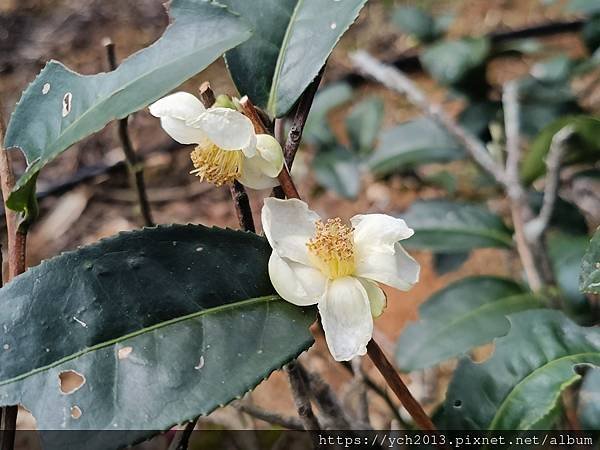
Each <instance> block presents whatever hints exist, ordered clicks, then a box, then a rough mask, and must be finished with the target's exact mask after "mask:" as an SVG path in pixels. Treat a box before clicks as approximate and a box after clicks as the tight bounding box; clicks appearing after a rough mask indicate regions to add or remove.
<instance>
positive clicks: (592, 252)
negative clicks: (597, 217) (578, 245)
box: [579, 228, 600, 294]
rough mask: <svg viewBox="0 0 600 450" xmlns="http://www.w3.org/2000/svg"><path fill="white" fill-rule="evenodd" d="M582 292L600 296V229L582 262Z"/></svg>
mask: <svg viewBox="0 0 600 450" xmlns="http://www.w3.org/2000/svg"><path fill="white" fill-rule="evenodd" d="M579 289H580V290H581V292H588V293H590V294H600V228H599V229H597V230H596V232H595V233H594V236H593V237H592V240H591V242H590V244H589V246H588V248H587V250H586V252H585V255H584V256H583V259H582V261H581V276H580V278H579Z"/></svg>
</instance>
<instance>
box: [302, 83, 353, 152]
mask: <svg viewBox="0 0 600 450" xmlns="http://www.w3.org/2000/svg"><path fill="white" fill-rule="evenodd" d="M352 96H353V93H352V88H351V87H350V85H349V84H348V83H344V82H338V83H332V84H329V85H327V86H326V87H324V88H323V89H320V90H319V91H318V92H317V95H316V96H315V99H314V101H313V104H312V107H311V108H310V113H309V114H308V119H307V120H306V124H305V126H304V133H302V140H303V141H304V142H308V143H310V144H313V145H314V144H331V143H333V142H335V136H334V135H333V133H332V131H331V129H330V128H329V125H328V123H327V114H328V113H329V112H330V111H331V110H332V109H334V108H337V107H339V106H342V105H343V104H345V103H347V102H349V101H350V100H352Z"/></svg>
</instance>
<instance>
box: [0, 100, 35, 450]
mask: <svg viewBox="0 0 600 450" xmlns="http://www.w3.org/2000/svg"><path fill="white" fill-rule="evenodd" d="M2 108H3V107H2V104H1V103H0V184H1V186H2V196H3V199H4V211H5V218H6V227H7V232H8V269H9V270H8V273H9V275H8V280H9V281H10V280H11V279H12V278H14V277H16V276H17V275H20V274H22V273H23V272H25V268H26V255H27V231H28V228H29V222H27V223H22V224H21V226H18V224H17V214H16V212H15V211H12V210H10V209H8V208H7V207H6V200H7V199H8V197H9V195H10V193H11V191H12V189H13V188H14V186H15V177H14V175H13V170H12V165H11V163H10V160H9V158H8V152H7V150H6V149H5V148H4V147H3V142H4V136H5V133H6V126H5V122H4V117H3V114H2ZM0 278H1V276H0ZM18 413H19V407H18V406H17V405H13V406H6V407H4V408H2V413H1V414H0V416H1V424H0V425H1V429H2V438H1V439H2V442H1V445H0V448H1V450H13V449H14V447H15V434H16V429H17V415H18Z"/></svg>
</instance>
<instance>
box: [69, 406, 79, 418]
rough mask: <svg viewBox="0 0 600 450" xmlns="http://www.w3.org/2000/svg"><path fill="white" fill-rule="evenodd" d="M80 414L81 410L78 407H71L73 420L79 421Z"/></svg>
mask: <svg viewBox="0 0 600 450" xmlns="http://www.w3.org/2000/svg"><path fill="white" fill-rule="evenodd" d="M81 414H82V413H81V408H80V407H79V406H77V405H75V406H71V417H72V418H73V419H79V418H80V417H81Z"/></svg>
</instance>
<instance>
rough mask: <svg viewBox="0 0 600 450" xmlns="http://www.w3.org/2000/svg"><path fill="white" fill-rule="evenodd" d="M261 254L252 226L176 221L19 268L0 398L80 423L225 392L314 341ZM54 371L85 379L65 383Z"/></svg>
mask: <svg viewBox="0 0 600 450" xmlns="http://www.w3.org/2000/svg"><path fill="white" fill-rule="evenodd" d="M270 253H271V249H270V248H269V245H268V243H267V242H266V240H265V239H264V238H261V237H258V236H256V235H254V234H251V233H245V232H240V231H232V230H222V229H218V228H212V229H209V228H205V227H203V226H196V225H187V226H185V225H172V226H160V227H156V228H146V229H144V230H140V231H133V232H127V233H121V234H119V235H117V236H114V237H111V238H108V239H105V240H102V241H100V242H99V243H97V244H94V245H91V246H88V247H83V248H80V249H78V250H76V251H73V252H69V253H65V254H63V255H60V256H58V257H55V258H53V259H50V260H48V261H45V262H44V263H42V264H41V265H39V266H37V267H33V268H31V269H29V270H28V271H27V272H25V274H23V275H21V276H19V277H17V278H15V279H14V280H13V281H12V282H11V283H9V284H8V285H6V286H5V287H4V288H2V289H1V290H0V302H2V305H3V307H2V309H1V310H0V323H1V324H2V327H3V330H4V334H3V338H2V339H3V345H4V351H2V352H0V402H1V404H2V405H13V404H22V405H24V406H25V407H26V408H27V409H28V410H29V411H31V412H32V413H33V415H34V416H35V418H36V420H37V426H38V428H40V429H63V428H66V429H88V430H164V429H168V428H170V427H171V426H172V425H174V424H176V423H182V422H183V421H186V420H189V419H191V418H193V417H195V416H197V415H204V414H208V413H210V412H211V411H212V410H214V409H215V408H217V407H219V406H220V405H224V404H227V403H228V402H230V401H231V400H233V399H235V398H237V397H239V396H241V395H243V394H244V393H246V392H247V391H248V390H250V389H252V388H254V387H255V386H256V385H257V384H258V383H260V381H261V380H263V379H264V378H265V377H267V376H268V375H269V374H270V373H271V372H272V371H273V370H275V369H278V368H279V367H281V366H282V365H283V364H285V363H286V362H288V361H289V360H291V359H293V358H295V357H296V356H297V355H298V354H299V353H300V352H302V351H303V350H305V349H306V348H308V347H309V346H310V345H311V343H312V337H311V334H310V332H309V331H308V327H309V326H310V324H311V323H312V322H313V321H314V312H313V311H311V310H310V309H302V308H297V307H295V306H293V305H291V304H289V303H287V302H284V301H282V300H281V299H279V297H277V296H275V295H274V291H273V287H272V286H271V283H270V280H269V276H268V273H267V264H268V259H269V255H270ZM250 262H251V263H250ZM63 371H75V372H77V373H79V374H81V375H82V376H83V377H85V383H84V384H83V385H82V386H81V388H80V389H78V390H77V391H75V392H73V393H71V394H69V395H65V394H64V393H63V392H61V389H59V375H60V374H61V372H63ZM49 405H52V407H49ZM75 406H76V407H77V408H79V409H80V411H81V417H80V418H79V419H75V418H73V417H71V409H72V408H74V407H75ZM149 434H152V432H151V431H140V433H139V436H138V437H137V438H136V439H140V438H142V437H147V436H148V435H149ZM62 436H63V437H64V438H69V439H77V438H78V436H79V437H81V435H80V434H78V433H67V434H64V435H62ZM114 436H115V440H116V441H118V442H115V443H112V444H111V445H114V446H113V447H110V448H120V447H122V446H124V445H125V444H128V443H129V442H125V441H122V439H126V438H127V439H133V437H132V436H130V435H128V434H118V433H117V434H115V435H114ZM117 444H118V445H117ZM54 448H57V447H54ZM61 448H62V447H61ZM68 448H82V447H81V446H78V445H73V446H71V447H68ZM102 448H104V449H106V448H109V447H102Z"/></svg>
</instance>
